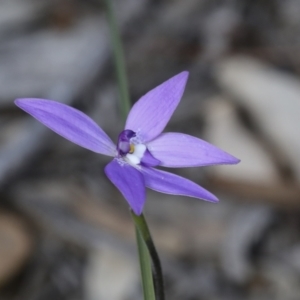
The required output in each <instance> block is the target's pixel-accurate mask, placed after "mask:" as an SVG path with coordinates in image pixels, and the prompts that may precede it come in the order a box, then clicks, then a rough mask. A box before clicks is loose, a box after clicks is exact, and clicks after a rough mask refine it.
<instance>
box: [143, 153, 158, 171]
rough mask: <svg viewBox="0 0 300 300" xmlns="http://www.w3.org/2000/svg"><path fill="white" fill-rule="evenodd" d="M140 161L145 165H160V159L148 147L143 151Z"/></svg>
mask: <svg viewBox="0 0 300 300" xmlns="http://www.w3.org/2000/svg"><path fill="white" fill-rule="evenodd" d="M141 162H142V164H143V165H144V166H146V167H156V166H158V165H160V161H159V160H158V159H156V158H155V157H154V156H153V155H152V154H151V153H150V152H149V150H148V149H147V150H146V151H145V153H144V156H143V158H142V161H141Z"/></svg>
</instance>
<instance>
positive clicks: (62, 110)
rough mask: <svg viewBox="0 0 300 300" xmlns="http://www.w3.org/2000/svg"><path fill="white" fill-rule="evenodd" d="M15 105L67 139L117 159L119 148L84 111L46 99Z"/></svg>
mask: <svg viewBox="0 0 300 300" xmlns="http://www.w3.org/2000/svg"><path fill="white" fill-rule="evenodd" d="M15 104H16V105H17V106H18V107H20V108H21V109H23V110H24V111H26V112H27V113H28V114H30V115H32V116H33V117H34V118H35V119H37V120H38V121H40V122H41V123H43V124H44V125H45V126H47V127H49V128H50V129H52V130H53V131H54V132H56V133H57V134H59V135H61V136H63V137H64V138H66V139H67V140H69V141H71V142H73V143H75V144H77V145H79V146H81V147H84V148H87V149H89V150H91V151H94V152H96V153H101V154H105V155H109V156H114V155H115V152H116V146H115V145H114V143H113V142H112V141H111V139H110V138H109V137H108V136H107V134H106V133H105V132H104V131H103V130H102V129H101V128H100V127H99V126H98V125H97V124H96V123H95V122H94V121H93V120H92V119H91V118H90V117H88V116H87V115H85V114H84V113H83V112H81V111H79V110H77V109H75V108H73V107H70V106H68V105H65V104H62V103H59V102H55V101H51V100H44V99H34V98H30V99H17V100H16V101H15Z"/></svg>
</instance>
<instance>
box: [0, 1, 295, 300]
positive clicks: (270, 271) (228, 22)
mask: <svg viewBox="0 0 300 300" xmlns="http://www.w3.org/2000/svg"><path fill="white" fill-rule="evenodd" d="M113 2H114V3H115V7H116V13H117V17H118V22H119V27H120V29H121V32H122V39H123V41H124V50H125V57H126V63H127V71H128V76H129V83H130V93H131V99H132V103H133V102H134V101H137V100H138V99H139V97H140V96H142V95H143V94H144V93H146V92H147V91H149V90H150V89H152V88H154V87H155V86H156V85H158V84H160V83H162V82H163V81H165V80H166V79H168V78H170V77H172V76H174V75H175V74H177V73H179V72H181V71H183V70H188V71H190V78H189V81H188V84H187V88H186V91H185V94H184V96H183V99H182V102H181V103H180V105H179V107H178V108H177V110H176V112H175V114H174V116H173V118H172V120H171V122H170V123H169V125H168V127H167V129H166V130H167V131H179V132H184V133H188V134H192V135H195V136H198V137H200V138H202V139H205V140H207V141H209V142H211V143H213V144H215V145H217V146H219V147H220V148H222V149H224V150H226V151H227V152H229V153H231V154H233V155H235V156H236V157H238V158H240V159H241V160H242V162H241V163H240V164H239V165H237V166H218V167H207V168H190V169H180V170H176V169H175V170H171V171H172V172H173V171H174V172H175V173H177V174H180V175H182V176H185V177H187V178H190V179H191V180H193V181H195V182H197V183H199V184H201V185H203V186H204V187H206V188H207V189H209V190H210V191H212V192H213V193H215V194H216V195H217V196H218V197H219V198H220V203H219V204H211V203H206V202H204V201H200V200H196V199H190V198H185V197H179V196H169V195H163V194H159V193H156V192H152V191H149V192H148V200H147V204H146V209H145V213H146V216H147V219H148V223H149V226H150V228H151V231H152V234H153V238H154V241H155V242H156V245H157V249H158V252H159V253H160V255H161V260H162V264H163V269H164V274H165V281H166V294H167V299H172V300H179V299H180V300H182V299H185V300H198V299H199V300H201V299H205V300H221V299H222V300H235V299H237V300H239V299H243V300H254V299H255V300H267V299H274V300H277V299H278V300H282V299H284V300H297V299H300V218H299V216H300V213H299V209H300V184H299V179H300V155H299V154H300V139H299V116H300V80H299V75H300V55H299V49H300V18H299V16H300V1H297V0H286V1H280V0H263V1H262V0H225V1H224V0H214V1H211V0H185V1H182V0H119V1H113ZM111 54H112V49H111V42H110V37H109V31H108V28H107V20H106V17H105V10H104V4H103V1H101V0H0V124H1V126H0V199H1V201H0V299H1V300H19V299H20V300H40V299H43V300H48V299H49V300H53V299H58V300H60V299H62V300H77V299H78V300H80V299H83V300H102V299H103V300H138V299H142V294H141V286H140V280H139V266H138V264H137V254H136V248H135V240H134V228H133V225H132V222H131V220H130V215H129V213H128V207H127V205H126V202H125V201H124V200H123V199H122V197H121V195H120V193H119V192H118V191H117V190H116V189H115V188H114V187H113V186H112V184H111V183H110V182H109V181H108V180H107V178H106V177H105V176H104V172H103V168H104V166H105V165H106V164H107V163H108V159H107V157H104V156H101V155H97V154H95V153H92V152H90V151H88V150H85V149H83V148H80V147H78V146H76V145H74V144H72V143H70V142H68V141H66V140H64V139H63V138H61V137H59V136H57V135H56V134H55V133H53V132H51V131H50V130H48V129H47V128H45V127H44V126H43V125H41V124H39V123H38V122H37V121H35V120H34V119H33V118H31V117H29V116H28V115H25V113H23V112H22V111H21V110H20V109H18V108H17V107H15V106H14V104H13V100H14V99H15V98H18V97H22V98H23V97H41V98H47V99H53V100H57V101H60V102H64V103H67V104H69V105H72V106H74V107H76V108H78V109H80V110H82V111H84V112H85V113H87V114H88V115H89V116H91V117H92V118H93V119H94V120H95V121H96V122H97V123H98V124H99V125H100V126H101V127H102V128H103V129H104V130H105V131H106V132H107V133H108V134H109V135H110V136H111V138H112V139H113V141H116V139H117V136H118V133H119V132H120V131H121V130H122V128H123V124H122V121H121V118H120V117H119V116H120V112H119V109H118V91H117V86H116V78H115V76H114V66H113V61H112V56H111Z"/></svg>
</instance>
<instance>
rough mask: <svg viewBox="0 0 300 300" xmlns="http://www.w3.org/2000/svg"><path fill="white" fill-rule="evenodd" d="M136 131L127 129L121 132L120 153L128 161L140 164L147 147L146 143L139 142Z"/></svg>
mask: <svg viewBox="0 0 300 300" xmlns="http://www.w3.org/2000/svg"><path fill="white" fill-rule="evenodd" d="M135 138H136V133H135V132H134V131H132V130H129V129H126V130H123V131H122V132H121V133H120V134H119V139H118V146H117V150H118V154H119V157H123V158H124V159H125V160H126V161H127V162H129V163H131V164H133V165H138V164H140V162H141V160H142V158H143V156H144V153H145V152H146V150H147V147H146V146H145V145H144V144H139V143H138V142H137V141H136V139H135Z"/></svg>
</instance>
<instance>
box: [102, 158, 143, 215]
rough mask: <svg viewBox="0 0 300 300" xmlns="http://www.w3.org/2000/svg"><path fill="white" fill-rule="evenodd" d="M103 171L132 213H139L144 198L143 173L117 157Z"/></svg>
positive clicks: (141, 209)
mask: <svg viewBox="0 0 300 300" xmlns="http://www.w3.org/2000/svg"><path fill="white" fill-rule="evenodd" d="M104 171H105V174H106V176H107V177H108V178H109V179H110V181H111V182H112V183H113V184H114V185H115V186H116V188H117V189H119V190H120V192H121V193H122V195H123V196H124V198H125V199H126V201H127V202H128V204H129V206H130V207H131V208H132V210H133V211H134V213H135V214H136V215H140V214H141V213H142V211H143V207H144V204H145V200H146V191H145V189H146V188H145V182H144V177H143V174H142V173H141V172H139V171H138V170H137V169H135V168H134V167H132V166H130V165H129V164H127V163H125V162H122V161H119V160H118V159H114V160H113V161H111V162H110V163H109V164H108V165H107V166H106V167H105V170H104Z"/></svg>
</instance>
